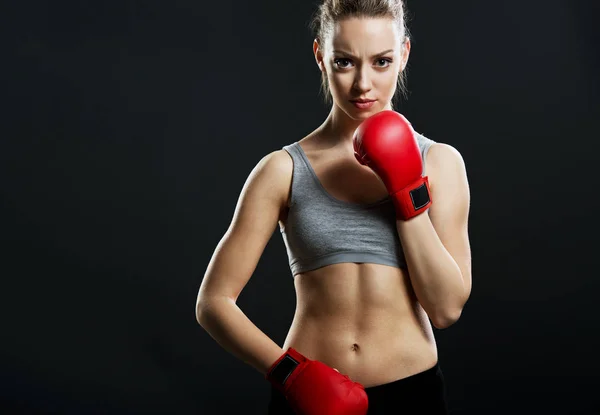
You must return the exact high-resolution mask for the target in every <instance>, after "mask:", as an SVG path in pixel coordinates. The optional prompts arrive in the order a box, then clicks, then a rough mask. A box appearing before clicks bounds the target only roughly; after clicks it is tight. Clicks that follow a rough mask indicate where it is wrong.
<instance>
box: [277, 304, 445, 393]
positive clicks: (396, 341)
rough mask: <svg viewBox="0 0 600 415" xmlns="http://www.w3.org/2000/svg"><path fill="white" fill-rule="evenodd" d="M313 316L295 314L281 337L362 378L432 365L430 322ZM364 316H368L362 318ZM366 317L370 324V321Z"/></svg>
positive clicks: (372, 380)
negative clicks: (288, 327)
mask: <svg viewBox="0 0 600 415" xmlns="http://www.w3.org/2000/svg"><path fill="white" fill-rule="evenodd" d="M336 320H337V319H336V318H332V317H329V318H326V319H323V318H321V319H314V318H311V317H306V316H304V317H302V316H299V315H298V314H297V316H296V318H294V322H293V323H292V326H291V328H290V331H289V333H288V336H287V338H286V340H285V343H284V350H286V349H287V348H288V347H293V348H294V349H296V350H297V351H298V352H300V353H302V354H303V355H305V356H306V357H308V358H310V359H313V360H319V361H321V362H323V363H325V364H327V365H328V366H330V367H333V368H336V369H338V370H339V371H340V372H341V373H343V374H347V375H348V376H350V378H351V379H353V380H356V381H359V382H361V380H362V382H361V383H363V384H365V383H366V384H371V385H373V384H381V383H386V382H388V381H393V380H397V379H400V378H403V377H406V376H410V375H411V374H414V373H418V372H420V371H422V370H425V369H428V368H429V367H430V366H433V364H435V362H436V361H437V346H436V343H435V338H434V336H433V331H432V329H431V325H430V324H429V323H428V324H427V325H423V324H419V323H418V322H415V321H411V319H407V318H403V319H402V318H400V319H398V320H394V318H393V316H388V317H387V318H382V317H380V318H379V319H377V320H376V321H371V322H370V321H368V320H369V319H368V318H366V319H363V320H361V319H357V320H355V319H353V318H349V319H346V320H345V321H344V320H343V319H340V320H339V321H336ZM365 320H367V321H365ZM369 323H370V324H369Z"/></svg>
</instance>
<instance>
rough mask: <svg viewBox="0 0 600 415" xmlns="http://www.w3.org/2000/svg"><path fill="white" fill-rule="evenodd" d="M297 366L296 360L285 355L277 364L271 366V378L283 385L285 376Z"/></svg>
mask: <svg viewBox="0 0 600 415" xmlns="http://www.w3.org/2000/svg"><path fill="white" fill-rule="evenodd" d="M297 366H298V362H297V361H296V360H294V358H292V357H290V356H289V355H288V356H285V357H284V358H283V359H281V361H279V363H277V366H275V367H274V368H273V371H272V372H271V380H272V381H274V382H277V383H279V384H280V385H282V386H283V385H284V384H285V381H286V380H287V378H288V377H289V376H290V375H291V374H292V372H293V371H294V369H296V367H297Z"/></svg>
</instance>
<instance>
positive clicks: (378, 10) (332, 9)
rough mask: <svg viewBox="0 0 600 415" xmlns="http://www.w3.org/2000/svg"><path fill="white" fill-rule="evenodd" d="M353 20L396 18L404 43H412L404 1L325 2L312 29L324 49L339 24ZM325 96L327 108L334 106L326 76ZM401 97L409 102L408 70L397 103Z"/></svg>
mask: <svg viewBox="0 0 600 415" xmlns="http://www.w3.org/2000/svg"><path fill="white" fill-rule="evenodd" d="M352 17H376V18H377V17H389V18H392V19H393V20H394V21H395V22H396V24H397V25H398V28H399V29H400V33H401V35H400V36H401V39H402V43H404V42H406V41H407V40H408V39H410V37H409V33H408V27H407V25H406V18H407V16H406V8H405V6H404V1H403V0H323V3H322V4H321V5H320V6H319V7H318V8H317V10H316V12H315V14H314V15H313V17H312V20H311V22H310V28H311V29H312V32H313V36H314V37H315V39H317V41H318V42H319V44H321V45H323V43H324V39H325V38H326V37H327V36H328V35H330V34H331V32H332V31H333V26H334V25H335V23H336V22H339V21H340V20H344V19H348V18H352ZM321 93H323V98H324V100H325V103H326V104H332V103H333V100H332V97H331V91H330V90H329V83H328V81H327V74H325V73H322V74H321ZM398 93H401V94H402V96H403V97H404V98H406V68H404V69H403V70H401V71H400V73H399V74H398V84H397V88H396V92H395V94H394V97H393V98H392V101H393V102H394V101H395V100H396V99H397V96H398Z"/></svg>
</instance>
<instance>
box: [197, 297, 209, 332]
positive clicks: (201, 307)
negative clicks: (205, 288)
mask: <svg viewBox="0 0 600 415" xmlns="http://www.w3.org/2000/svg"><path fill="white" fill-rule="evenodd" d="M207 308H208V301H206V300H205V299H202V298H201V297H198V300H196V310H195V311H196V321H197V322H198V324H200V325H201V326H202V320H203V318H204V315H205V314H206V310H207Z"/></svg>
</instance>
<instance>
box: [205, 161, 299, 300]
mask: <svg viewBox="0 0 600 415" xmlns="http://www.w3.org/2000/svg"><path fill="white" fill-rule="evenodd" d="M276 153H277V152H275V153H271V154H270V155H268V156H266V157H265V158H263V159H262V160H261V161H260V162H259V163H258V164H257V166H256V167H255V168H254V170H253V171H252V173H250V175H249V176H248V179H247V180H246V183H245V184H244V187H243V189H242V191H241V193H240V197H239V199H238V202H237V205H236V208H235V212H234V215H233V219H232V221H231V224H230V226H229V228H228V229H227V231H226V232H225V234H224V235H223V237H222V238H221V240H220V241H219V243H218V245H217V247H216V249H215V251H214V253H213V256H212V258H211V260H210V262H209V265H208V267H207V270H206V273H205V275H204V279H203V281H202V284H201V286H200V291H199V293H198V298H199V300H198V301H200V298H201V297H202V298H203V299H209V298H213V297H228V298H231V299H232V300H234V301H236V300H237V297H238V296H239V294H240V293H241V291H242V289H243V288H244V286H245V285H246V284H247V283H248V280H249V279H250V277H251V276H252V273H253V272H254V270H255V269H256V266H257V264H258V261H259V259H260V257H261V255H262V253H263V251H264V249H265V246H266V245H267V243H268V242H269V240H270V238H271V236H272V235H273V232H274V231H275V229H276V227H277V223H278V220H279V216H280V213H281V209H282V208H283V207H284V206H285V200H286V199H287V197H286V178H287V180H288V181H289V175H290V174H291V167H290V165H289V164H291V159H290V160H289V162H288V161H287V160H286V159H285V157H288V156H286V155H283V154H281V153H279V154H276ZM288 158H289V157H288ZM288 170H290V172H288Z"/></svg>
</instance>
